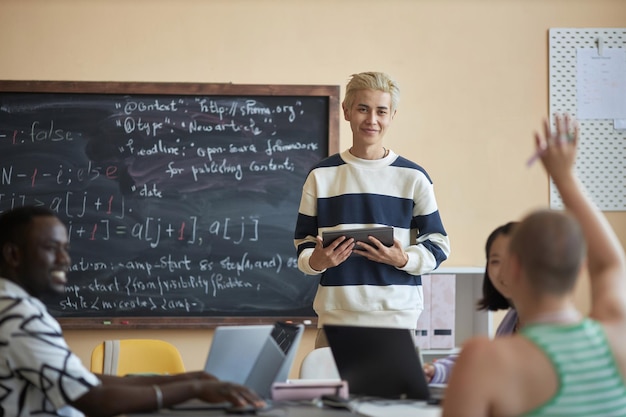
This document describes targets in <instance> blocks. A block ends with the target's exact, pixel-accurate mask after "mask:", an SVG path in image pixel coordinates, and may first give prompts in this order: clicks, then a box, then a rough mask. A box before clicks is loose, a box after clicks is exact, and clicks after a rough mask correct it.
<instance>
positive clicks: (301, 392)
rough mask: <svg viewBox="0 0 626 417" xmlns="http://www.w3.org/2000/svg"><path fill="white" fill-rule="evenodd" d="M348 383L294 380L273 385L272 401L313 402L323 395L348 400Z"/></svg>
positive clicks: (322, 380)
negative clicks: (336, 396)
mask: <svg viewBox="0 0 626 417" xmlns="http://www.w3.org/2000/svg"><path fill="white" fill-rule="evenodd" d="M348 392H349V391H348V382H347V381H340V380H324V379H293V380H290V381H287V382H274V383H273V384H272V400H274V401H302V400H313V399H315V398H319V397H321V396H322V395H338V396H340V397H343V398H348Z"/></svg>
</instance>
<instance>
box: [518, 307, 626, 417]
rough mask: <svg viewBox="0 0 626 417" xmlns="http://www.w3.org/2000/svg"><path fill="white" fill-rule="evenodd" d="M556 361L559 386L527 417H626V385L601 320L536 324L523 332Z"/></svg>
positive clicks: (554, 364)
mask: <svg viewBox="0 0 626 417" xmlns="http://www.w3.org/2000/svg"><path fill="white" fill-rule="evenodd" d="M520 333H521V334H522V335H524V336H525V337H526V338H528V339H529V340H530V341H532V342H533V343H535V344H536V345H537V346H538V347H539V348H540V349H541V350H542V351H544V352H545V354H546V355H547V357H548V358H549V359H550V361H551V362H552V364H553V366H554V369H555V370H556V373H557V375H558V378H559V388H558V390H557V393H556V395H555V396H554V397H552V399H550V400H549V401H548V402H546V403H545V404H543V405H541V406H540V407H538V408H536V409H535V410H532V411H531V412H529V413H526V414H525V416H528V417H530V416H533V417H540V416H542V417H544V416H553V417H557V416H560V417H562V416H567V417H575V416H584V417H592V416H598V417H600V416H602V417H610V416H612V417H619V416H626V385H625V383H624V379H623V378H622V375H621V374H620V372H619V369H618V367H617V363H616V362H615V359H614V357H613V354H612V353H611V349H610V348H609V345H608V342H607V339H606V336H605V334H604V329H603V328H602V326H601V325H600V323H598V322H596V321H594V320H591V319H585V320H583V321H582V322H581V323H579V324H574V325H568V326H564V325H562V324H560V325H555V324H533V325H529V326H526V327H524V328H523V329H522V330H521V332H520Z"/></svg>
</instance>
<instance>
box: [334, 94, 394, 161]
mask: <svg viewBox="0 0 626 417" xmlns="http://www.w3.org/2000/svg"><path fill="white" fill-rule="evenodd" d="M343 113H344V118H345V119H346V120H347V121H348V122H350V128H351V129H352V143H353V146H354V147H355V148H358V149H365V148H368V147H370V146H382V145H381V144H382V140H383V137H384V136H385V133H387V128H388V127H389V126H390V125H391V122H392V120H393V117H394V115H395V112H393V113H392V112H391V94H389V93H385V92H383V91H380V90H369V89H365V90H358V91H356V92H355V94H354V100H353V101H352V104H351V106H350V107H349V108H347V107H346V106H345V104H344V107H343Z"/></svg>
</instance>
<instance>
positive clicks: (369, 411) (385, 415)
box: [121, 401, 441, 417]
mask: <svg viewBox="0 0 626 417" xmlns="http://www.w3.org/2000/svg"><path fill="white" fill-rule="evenodd" d="M355 408H356V410H355V411H354V412H353V413H351V412H350V411H348V410H345V409H337V408H328V407H325V408H320V407H315V406H312V405H311V406H307V405H275V406H274V407H272V408H271V409H269V410H266V411H260V412H258V413H257V414H256V415H257V416H264V417H348V416H350V415H355V414H356V415H361V416H368V417H405V416H407V415H410V416H411V417H439V416H441V408H440V407H436V406H427V405H426V404H424V403H422V404H418V403H413V404H409V403H405V404H395V405H394V404H392V403H391V402H386V404H385V402H382V401H381V402H377V403H376V402H372V403H361V404H360V405H358V406H357V407H355ZM236 415H237V414H229V413H227V412H226V411H224V410H161V411H159V412H154V413H141V414H128V415H125V416H121V417H219V416H229V417H233V416H236ZM239 415H244V414H239ZM248 415H250V414H248Z"/></svg>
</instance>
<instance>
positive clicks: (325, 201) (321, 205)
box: [294, 151, 450, 328]
mask: <svg viewBox="0 0 626 417" xmlns="http://www.w3.org/2000/svg"><path fill="white" fill-rule="evenodd" d="M372 226H393V228H394V238H395V239H398V240H399V241H400V242H401V243H402V244H403V247H404V250H405V252H406V253H407V254H408V256H409V261H408V262H407V264H406V265H405V266H404V267H403V268H395V267H393V266H390V265H385V264H380V263H376V262H372V261H369V260H367V259H365V258H363V257H360V256H352V257H350V258H349V259H348V260H347V261H345V262H344V263H342V264H341V265H338V266H336V267H334V268H329V269H327V270H325V271H323V272H322V276H321V279H320V286H319V288H318V291H317V294H316V297H315V300H314V303H313V307H314V309H315V311H316V313H317V314H318V319H319V320H318V326H320V327H321V326H322V325H323V324H326V323H335V324H336V323H344V324H362V325H375V326H388V327H405V328H415V325H416V322H417V319H418V317H419V315H420V313H421V311H422V310H423V293H422V287H421V276H420V275H421V274H425V273H429V272H431V271H432V270H434V269H435V268H437V267H438V266H439V265H440V264H441V262H443V261H445V260H446V259H447V258H448V256H449V254H450V242H449V239H448V236H447V234H446V231H445V229H444V227H443V224H442V222H441V218H440V216H439V211H438V208H437V202H436V199H435V194H434V190H433V184H432V181H431V180H430V177H429V176H428V174H427V173H426V171H425V170H424V169H423V168H422V167H420V166H419V165H417V164H415V163H413V162H411V161H409V160H407V159H405V158H403V157H401V156H399V155H397V154H395V153H394V152H392V151H390V152H389V154H388V155H387V156H386V157H385V158H383V159H376V160H364V159H360V158H357V157H355V156H353V155H352V154H350V152H349V151H344V152H342V153H341V154H335V155H332V156H330V157H328V158H326V159H324V160H322V161H320V162H319V163H318V164H317V165H316V166H315V167H313V169H312V170H311V172H310V173H309V175H308V176H307V179H306V181H305V183H304V186H303V190H302V199H301V202H300V209H299V212H298V221H297V224H296V230H295V236H294V242H295V245H296V248H297V251H298V268H299V269H300V270H301V271H302V272H304V273H305V274H310V275H314V274H318V273H319V271H315V270H314V269H312V268H311V267H310V266H309V258H310V256H311V253H312V252H313V248H314V247H315V236H317V235H321V234H322V232H323V231H327V230H340V229H349V228H356V227H372Z"/></svg>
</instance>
